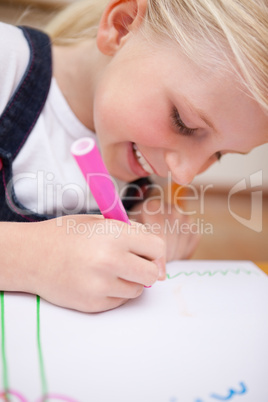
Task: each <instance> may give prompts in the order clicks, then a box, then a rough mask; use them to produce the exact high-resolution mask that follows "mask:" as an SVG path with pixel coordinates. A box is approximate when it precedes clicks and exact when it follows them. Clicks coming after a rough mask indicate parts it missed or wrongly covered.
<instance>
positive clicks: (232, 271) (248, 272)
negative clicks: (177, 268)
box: [166, 268, 259, 279]
mask: <svg viewBox="0 0 268 402" xmlns="http://www.w3.org/2000/svg"><path fill="white" fill-rule="evenodd" d="M217 274H220V275H223V276H226V275H227V274H234V275H239V274H245V275H252V274H253V275H257V276H258V275H259V274H258V273H257V272H254V271H251V270H247V269H244V268H241V269H240V268H238V269H227V270H225V271H224V270H218V271H213V272H212V271H204V272H199V271H189V272H188V271H181V272H178V273H177V274H175V275H170V274H166V275H167V279H174V278H177V277H178V276H180V275H185V276H191V275H198V276H205V275H207V276H215V275H217Z"/></svg>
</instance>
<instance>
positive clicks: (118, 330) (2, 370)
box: [0, 261, 268, 402]
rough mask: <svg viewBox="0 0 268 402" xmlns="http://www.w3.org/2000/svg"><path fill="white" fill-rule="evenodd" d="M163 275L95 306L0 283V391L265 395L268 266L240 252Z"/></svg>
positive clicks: (26, 397)
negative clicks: (52, 300) (5, 289)
mask: <svg viewBox="0 0 268 402" xmlns="http://www.w3.org/2000/svg"><path fill="white" fill-rule="evenodd" d="M167 276H168V278H167V279H166V281H165V282H158V283H156V284H155V285H154V286H153V287H152V288H150V289H145V290H144V293H143V295H142V296H141V297H140V298H139V299H137V300H134V301H131V302H129V303H127V304H126V305H124V306H122V307H120V308H118V309H115V310H113V311H109V312H105V313H100V314H83V313H79V312H75V311H71V310H67V309H63V308H59V307H56V306H53V305H51V304H49V303H47V302H45V301H43V300H40V299H39V298H38V297H35V296H32V295H26V294H12V293H2V294H1V353H0V400H9V401H12V402H13V401H16V402H41V401H49V402H56V401H66V402H90V401H92V402H106V401H109V402H110V401H112V402H213V401H214V402H216V401H232V402H236V401H237V402H267V401H268V386H267V372H268V276H266V275H265V274H264V273H263V272H262V271H261V270H259V269H258V268H257V267H256V266H255V265H254V264H252V263H250V262H243V261H236V262H235V261H233V262H231V261H230V262H228V261H222V262H219V261H178V262H174V263H170V264H168V275H167ZM5 393H6V395H7V396H8V399H7V398H6V399H5V397H4V395H5Z"/></svg>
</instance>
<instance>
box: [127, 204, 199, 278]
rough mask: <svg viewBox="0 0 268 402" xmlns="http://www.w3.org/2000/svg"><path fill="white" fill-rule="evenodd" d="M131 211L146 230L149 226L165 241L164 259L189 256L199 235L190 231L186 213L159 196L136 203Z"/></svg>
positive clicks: (170, 259)
mask: <svg viewBox="0 0 268 402" xmlns="http://www.w3.org/2000/svg"><path fill="white" fill-rule="evenodd" d="M163 204H164V208H163ZM163 209H164V210H163ZM138 211H139V213H138V214H137V212H138ZM131 212H134V214H133V215H132V214H131V216H132V217H133V218H134V217H136V218H137V220H138V221H139V222H142V223H143V224H145V225H146V227H148V230H150V228H151V231H152V233H154V234H157V235H158V236H160V237H161V238H162V239H163V240H164V241H165V244H166V256H165V258H166V261H173V260H178V259H187V258H190V256H191V255H192V253H193V252H194V250H195V249H196V247H197V245H198V242H199V239H200V237H199V235H197V234H194V233H192V232H191V219H190V217H189V216H188V215H185V214H181V213H180V212H179V209H178V208H176V206H174V205H168V204H166V203H163V201H160V199H159V198H158V199H157V198H155V199H154V198H152V199H148V200H146V203H145V204H144V205H143V204H138V205H136V206H135V207H134V208H133V210H132V211H131ZM182 228H184V230H181V229H182ZM187 228H188V230H187ZM162 262H163V261H162ZM160 279H164V277H163V276H162V277H161V278H160Z"/></svg>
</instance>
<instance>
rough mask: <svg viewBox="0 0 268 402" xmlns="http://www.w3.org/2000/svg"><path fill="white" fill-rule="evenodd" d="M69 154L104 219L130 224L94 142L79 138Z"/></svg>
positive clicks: (89, 139)
mask: <svg viewBox="0 0 268 402" xmlns="http://www.w3.org/2000/svg"><path fill="white" fill-rule="evenodd" d="M71 153H72V155H73V156H74V158H75V160H76V162H77V164H78V166H79V167H80V169H81V172H82V173H83V175H84V177H85V179H86V182H87V184H88V185H89V188H90V190H91V192H92V194H93V196H94V198H95V200H96V202H97V204H98V206H99V209H100V211H101V213H102V215H103V216H104V218H108V219H116V220H118V221H122V222H126V223H128V224H130V221H129V219H128V216H127V213H126V211H125V209H124V206H123V204H122V201H121V199H120V197H119V195H118V193H117V191H116V189H115V185H114V182H113V179H112V178H111V176H110V175H109V173H108V170H107V169H106V167H105V165H104V162H103V160H102V158H101V155H100V152H99V149H98V147H97V145H96V142H95V140H94V139H93V138H81V139H79V140H77V141H75V142H74V143H73V145H72V147H71Z"/></svg>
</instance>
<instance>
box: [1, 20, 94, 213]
mask: <svg viewBox="0 0 268 402" xmlns="http://www.w3.org/2000/svg"><path fill="white" fill-rule="evenodd" d="M29 56H30V51H29V47H28V43H27V41H26V39H25V37H24V35H23V32H22V31H21V30H20V29H19V28H16V27H14V26H10V25H7V24H4V23H0V114H2V112H3V110H4V108H5V106H6V104H7V102H8V101H9V99H10V97H11V96H12V94H13V93H14V91H15V90H16V88H17V86H18V84H19V83H20V81H21V78H22V77H23V75H24V72H25V70H26V68H27V65H28V61H29ZM90 136H93V137H94V138H95V139H96V136H95V134H94V133H93V132H91V131H90V130H89V129H87V128H86V127H85V126H84V125H83V124H82V123H81V122H80V121H79V120H78V119H77V117H76V116H75V114H74V113H73V112H72V110H71V109H70V107H69V105H68V103H67V102H66V100H65V98H64V96H63V95H62V93H61V91H60V89H59V87H58V85H57V82H56V80H55V78H53V79H52V83H51V87H50V90H49V94H48V98H47V102H46V104H45V107H44V109H43V110H42V113H41V115H40V116H39V118H38V120H37V122H36V124H35V126H34V128H33V130H32V132H31V133H30V135H29V137H28V139H27V141H26V142H25V144H24V146H23V147H22V149H21V151H20V152H19V154H18V155H17V157H16V158H15V160H14V163H13V180H14V189H15V194H16V196H17V198H18V200H19V201H20V202H21V203H22V204H23V205H24V206H25V207H27V208H29V209H30V210H32V211H33V212H37V213H41V214H48V215H61V214H62V212H63V213H69V214H70V213H80V212H84V211H88V210H90V209H91V210H92V209H96V208H97V204H96V202H95V200H94V199H93V197H92V195H91V194H90V192H89V189H88V188H87V185H86V182H85V179H84V177H83V175H82V174H81V172H80V170H79V168H78V166H77V165H76V162H75V160H74V159H73V157H72V155H71V153H70V147H71V144H72V143H73V142H74V141H75V140H77V139H78V138H81V137H90Z"/></svg>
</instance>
